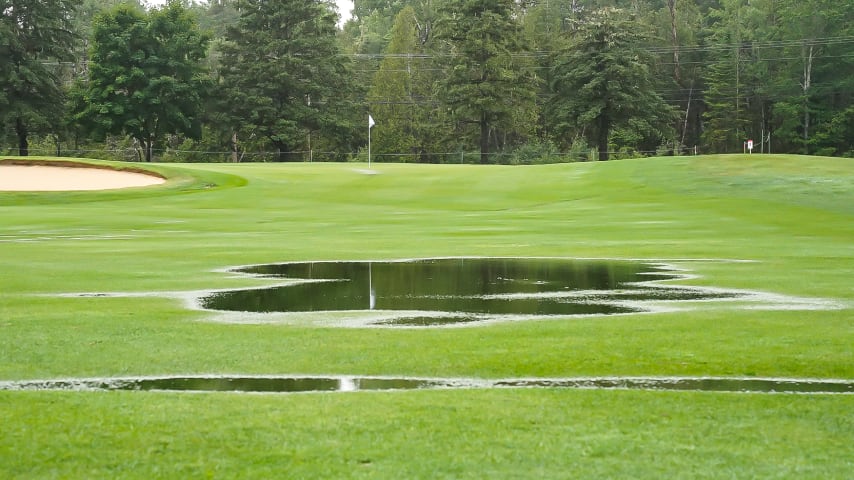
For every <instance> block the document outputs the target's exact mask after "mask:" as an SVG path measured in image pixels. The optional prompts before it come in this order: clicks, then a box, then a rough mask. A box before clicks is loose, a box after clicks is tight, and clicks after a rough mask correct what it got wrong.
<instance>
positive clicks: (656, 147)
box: [0, 0, 854, 163]
mask: <svg viewBox="0 0 854 480" xmlns="http://www.w3.org/2000/svg"><path fill="white" fill-rule="evenodd" d="M0 12H2V18H0V58H2V65H3V68H2V69H0V86H2V88H0V126H2V135H0V147H2V148H3V150H4V151H6V152H7V153H17V154H20V155H28V154H30V153H31V152H32V153H39V154H55V155H82V156H89V157H105V158H121V159H127V160H145V161H151V160H155V159H156V160H161V161H305V160H309V161H314V160H323V161H330V160H331V161H346V160H352V159H365V158H366V146H367V142H368V115H369V114H370V115H371V117H372V118H373V119H374V120H375V122H376V124H375V125H374V126H373V130H372V131H371V137H370V138H371V141H372V149H371V152H372V155H373V159H374V160H377V161H403V162H435V163H451V162H473V163H474V162H478V163H535V162H547V161H567V160H587V159H599V160H607V159H609V158H626V157H634V156H643V155H654V154H659V155H660V154H684V153H688V152H692V153H696V152H702V153H732V152H741V151H743V150H744V149H745V148H746V146H747V141H748V140H752V142H751V144H752V146H753V149H754V151H755V152H774V153H802V154H814V155H835V156H849V157H851V156H854V146H852V143H854V102H852V97H854V48H852V46H854V3H851V2H840V1H838V0H356V2H355V8H354V11H353V15H352V18H350V19H349V20H348V21H347V22H345V23H344V24H343V25H341V24H340V22H339V20H340V17H339V15H338V13H337V12H336V10H335V6H334V2H332V0H209V1H207V2H190V1H188V0H171V1H169V2H168V3H167V4H166V5H164V6H162V7H158V8H148V7H146V6H145V5H144V4H143V3H142V2H140V1H139V0H82V1H80V0H0Z"/></svg>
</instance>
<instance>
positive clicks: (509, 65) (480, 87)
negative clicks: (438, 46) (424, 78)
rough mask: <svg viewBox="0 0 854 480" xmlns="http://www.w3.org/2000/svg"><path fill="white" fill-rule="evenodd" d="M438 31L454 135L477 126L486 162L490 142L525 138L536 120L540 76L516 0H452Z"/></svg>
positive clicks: (443, 84)
mask: <svg viewBox="0 0 854 480" xmlns="http://www.w3.org/2000/svg"><path fill="white" fill-rule="evenodd" d="M445 9H446V10H445V15H444V17H442V18H440V20H439V21H438V22H437V25H436V37H437V39H438V40H439V41H440V42H442V43H443V44H444V46H445V47H446V48H447V51H446V54H447V55H449V56H450V59H449V61H448V65H447V69H446V72H445V79H444V80H443V81H442V82H441V83H440V85H439V89H440V95H439V97H440V99H441V101H442V102H443V104H444V105H445V107H446V108H447V109H448V114H449V116H450V118H451V120H452V122H453V123H454V125H453V126H452V131H453V132H454V133H455V135H459V134H460V133H468V132H469V131H470V130H469V128H470V127H471V126H474V127H475V130H474V131H475V132H476V135H477V138H478V140H477V143H476V144H477V145H478V146H479V148H480V161H481V163H489V161H490V158H489V156H490V146H491V144H492V145H495V146H496V147H497V148H499V149H500V148H503V147H504V146H505V145H506V144H507V143H508V139H510V140H512V139H513V138H516V139H518V141H522V140H524V139H525V137H527V135H529V134H530V133H531V132H532V131H533V130H534V125H535V122H536V110H535V108H536V104H535V99H536V93H537V83H538V80H537V77H536V76H535V75H534V74H533V73H532V69H531V68H530V65H529V62H526V61H523V60H520V59H518V58H517V57H516V54H520V53H522V52H525V51H526V50H527V49H526V48H524V46H523V44H522V43H523V36H522V31H521V26H520V25H519V23H518V22H517V20H516V18H517V15H516V11H515V2H514V1H513V0H448V1H447V3H446V5H445Z"/></svg>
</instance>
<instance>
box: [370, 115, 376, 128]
mask: <svg viewBox="0 0 854 480" xmlns="http://www.w3.org/2000/svg"><path fill="white" fill-rule="evenodd" d="M374 125H376V123H374V117H372V116H371V114H370V113H369V114H368V128H371V127H373V126H374Z"/></svg>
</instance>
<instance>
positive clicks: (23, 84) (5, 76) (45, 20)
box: [0, 0, 76, 156]
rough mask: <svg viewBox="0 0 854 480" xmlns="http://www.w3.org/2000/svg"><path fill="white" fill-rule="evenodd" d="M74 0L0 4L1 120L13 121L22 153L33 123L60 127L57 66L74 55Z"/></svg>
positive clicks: (8, 0) (17, 0) (61, 95)
mask: <svg viewBox="0 0 854 480" xmlns="http://www.w3.org/2000/svg"><path fill="white" fill-rule="evenodd" d="M75 4H76V2H73V1H70V0H6V1H4V2H2V3H0V65H3V68H0V121H2V123H3V124H5V125H11V126H12V128H14V130H15V135H16V137H17V140H18V152H19V154H20V155H23V156H26V155H28V154H29V139H28V138H29V134H30V131H31V129H32V128H33V127H43V128H45V129H47V130H52V129H56V128H58V125H59V123H60V120H61V119H62V114H63V112H62V106H63V104H64V90H63V87H62V85H61V82H60V75H59V71H60V69H59V68H58V65H59V63H60V62H65V61H71V60H72V59H73V54H72V52H73V47H74V40H75V36H74V34H73V32H72V27H71V20H72V14H73V12H74V8H75Z"/></svg>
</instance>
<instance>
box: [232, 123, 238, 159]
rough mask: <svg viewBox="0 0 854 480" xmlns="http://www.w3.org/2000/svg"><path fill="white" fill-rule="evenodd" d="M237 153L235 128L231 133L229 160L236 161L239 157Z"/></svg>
mask: <svg viewBox="0 0 854 480" xmlns="http://www.w3.org/2000/svg"><path fill="white" fill-rule="evenodd" d="M237 153H238V148H237V131H236V130H235V131H233V132H232V133H231V161H232V162H233V163H237V162H239V161H240V157H238V156H237Z"/></svg>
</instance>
